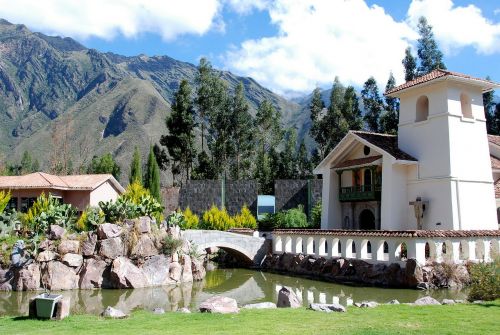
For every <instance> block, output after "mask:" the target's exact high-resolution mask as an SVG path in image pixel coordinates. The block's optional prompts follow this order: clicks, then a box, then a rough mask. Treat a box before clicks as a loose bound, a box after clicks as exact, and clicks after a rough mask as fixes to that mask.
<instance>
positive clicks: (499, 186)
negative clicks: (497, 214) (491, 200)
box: [495, 178, 500, 199]
mask: <svg viewBox="0 0 500 335" xmlns="http://www.w3.org/2000/svg"><path fill="white" fill-rule="evenodd" d="M498 198H500V178H498V179H497V180H496V181H495V199H498Z"/></svg>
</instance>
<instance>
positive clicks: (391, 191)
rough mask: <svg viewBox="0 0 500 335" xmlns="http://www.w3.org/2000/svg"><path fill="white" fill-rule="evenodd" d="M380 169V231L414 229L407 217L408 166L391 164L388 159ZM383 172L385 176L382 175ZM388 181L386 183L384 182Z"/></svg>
mask: <svg viewBox="0 0 500 335" xmlns="http://www.w3.org/2000/svg"><path fill="white" fill-rule="evenodd" d="M387 161H388V162H387V164H385V163H384V165H383V168H382V174H383V175H382V218H381V229H386V230H405V229H414V228H413V227H411V226H410V223H409V221H408V220H407V216H408V201H409V199H408V190H407V182H408V173H407V170H408V166H407V165H401V164H391V162H390V161H389V158H388V159H387ZM384 172H385V174H384ZM387 180H388V181H389V182H387V183H386V181H387Z"/></svg>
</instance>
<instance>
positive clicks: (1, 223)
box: [0, 210, 21, 237]
mask: <svg viewBox="0 0 500 335" xmlns="http://www.w3.org/2000/svg"><path fill="white" fill-rule="evenodd" d="M18 224H21V219H20V217H19V213H18V212H17V211H15V210H10V211H9V210H7V211H3V213H0V237H4V236H10V235H12V233H13V232H14V229H15V228H16V225H18Z"/></svg>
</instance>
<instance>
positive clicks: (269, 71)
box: [225, 0, 416, 95]
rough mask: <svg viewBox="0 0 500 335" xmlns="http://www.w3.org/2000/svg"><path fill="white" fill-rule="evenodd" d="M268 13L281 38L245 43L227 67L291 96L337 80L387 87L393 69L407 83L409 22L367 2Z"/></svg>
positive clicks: (322, 3) (339, 0)
mask: <svg viewBox="0 0 500 335" xmlns="http://www.w3.org/2000/svg"><path fill="white" fill-rule="evenodd" d="M269 14H270V17H271V20H272V23H273V24H275V25H277V27H278V28H279V33H278V35H277V36H274V37H266V38H260V39H254V40H247V41H245V42H243V43H242V44H241V46H239V47H238V48H236V49H234V50H231V51H229V52H228V53H227V54H226V58H225V65H226V67H228V68H229V69H230V70H233V71H235V72H237V73H240V74H244V75H247V76H251V77H253V78H254V79H256V80H257V81H259V82H260V83H261V84H263V85H264V86H266V87H270V88H271V89H273V90H274V91H276V92H279V93H283V94H287V95H293V94H297V93H304V92H310V91H311V90H312V89H313V88H314V87H315V86H316V85H320V86H324V85H331V83H332V82H333V79H334V77H335V76H339V78H340V80H341V81H342V82H343V83H345V84H354V85H358V86H361V85H362V84H363V83H364V82H365V81H366V79H368V77H369V76H370V75H373V76H374V77H375V79H376V80H377V81H378V83H379V85H381V86H382V85H385V82H386V81H387V78H388V76H389V72H390V71H393V73H394V75H395V76H396V78H397V79H398V78H399V79H402V78H403V67H402V65H401V60H402V59H403V57H404V50H405V48H406V47H407V46H408V40H413V39H415V38H416V34H415V32H414V31H413V30H411V29H410V28H409V26H408V25H407V24H406V23H405V22H396V21H395V20H394V19H393V18H392V17H391V16H390V15H388V14H387V13H385V11H384V9H383V8H381V7H379V6H371V7H369V6H368V5H366V3H365V2H364V1H362V0H351V1H344V0H304V1H293V0H289V1H287V0H277V1H275V2H273V4H272V5H270V7H269Z"/></svg>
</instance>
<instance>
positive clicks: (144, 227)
mask: <svg viewBox="0 0 500 335" xmlns="http://www.w3.org/2000/svg"><path fill="white" fill-rule="evenodd" d="M138 220H139V221H138V223H137V230H138V231H139V233H141V234H149V233H151V218H150V217H149V216H141V217H140V218H139V219H138Z"/></svg>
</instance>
